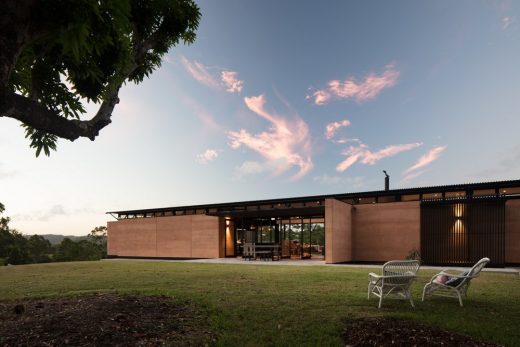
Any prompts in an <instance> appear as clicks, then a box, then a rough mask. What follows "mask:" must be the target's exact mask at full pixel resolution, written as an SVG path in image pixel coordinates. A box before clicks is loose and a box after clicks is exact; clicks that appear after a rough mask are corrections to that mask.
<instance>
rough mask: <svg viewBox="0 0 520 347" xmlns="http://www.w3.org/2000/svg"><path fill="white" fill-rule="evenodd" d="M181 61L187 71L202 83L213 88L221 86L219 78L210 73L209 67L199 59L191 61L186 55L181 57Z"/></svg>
mask: <svg viewBox="0 0 520 347" xmlns="http://www.w3.org/2000/svg"><path fill="white" fill-rule="evenodd" d="M181 63H182V65H183V66H184V68H185V69H186V71H188V72H189V73H190V75H191V76H192V77H193V78H195V79H196V80H197V81H199V82H200V83H202V84H204V85H206V86H208V87H212V88H218V87H219V83H218V82H217V80H216V79H215V78H214V77H213V76H212V75H211V74H210V73H209V71H208V68H207V67H206V66H204V65H203V64H201V63H199V62H197V61H193V62H191V61H189V60H188V59H186V57H181Z"/></svg>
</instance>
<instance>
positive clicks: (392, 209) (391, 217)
mask: <svg viewBox="0 0 520 347" xmlns="http://www.w3.org/2000/svg"><path fill="white" fill-rule="evenodd" d="M420 218H421V207H420V202H418V201H410V202H393V203H380V204H366V205H355V206H354V207H353V211H352V222H353V230H354V232H353V245H354V247H353V259H354V260H357V261H388V260H392V259H404V258H405V257H406V255H408V253H409V252H410V251H411V250H412V249H414V248H415V249H420V237H421V223H420Z"/></svg>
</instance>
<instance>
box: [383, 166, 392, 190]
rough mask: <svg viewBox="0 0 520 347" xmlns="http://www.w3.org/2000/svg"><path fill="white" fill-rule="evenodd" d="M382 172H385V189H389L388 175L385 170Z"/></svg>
mask: <svg viewBox="0 0 520 347" xmlns="http://www.w3.org/2000/svg"><path fill="white" fill-rule="evenodd" d="M383 172H384V173H385V191H386V190H390V176H388V174H387V173H386V171H385V170H383Z"/></svg>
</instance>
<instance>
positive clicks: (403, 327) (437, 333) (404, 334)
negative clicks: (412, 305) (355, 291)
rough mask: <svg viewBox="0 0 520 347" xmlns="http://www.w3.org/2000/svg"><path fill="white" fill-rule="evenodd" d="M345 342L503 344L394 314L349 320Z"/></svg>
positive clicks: (471, 346) (466, 346) (468, 346)
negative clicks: (485, 340)
mask: <svg viewBox="0 0 520 347" xmlns="http://www.w3.org/2000/svg"><path fill="white" fill-rule="evenodd" d="M343 341H344V342H345V346H352V347H357V346H421V347H424V346H461V347H494V346H501V345H497V344H493V343H490V342H483V341H479V340H477V339H475V338H473V337H469V336H466V335H462V334H458V333H453V332H450V331H446V330H441V329H439V328H434V327H430V326H427V325H424V324H421V323H417V322H413V321H409V320H403V319H395V318H382V317H376V318H363V319H357V320H351V321H348V322H347V323H346V324H345V328H344V330H343Z"/></svg>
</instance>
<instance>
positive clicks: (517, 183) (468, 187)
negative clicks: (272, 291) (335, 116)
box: [107, 179, 520, 217]
mask: <svg viewBox="0 0 520 347" xmlns="http://www.w3.org/2000/svg"><path fill="white" fill-rule="evenodd" d="M505 188H520V179H519V180H509V181H496V182H481V183H464V184H453V185H444V186H430V187H417V188H402V189H391V190H377V191H369V192H355V193H340V194H327V195H312V196H303V197H290V198H277V199H266V200H249V201H240V202H228V203H217V204H203V205H187V206H172V207H160V208H147V209H138V210H124V211H112V212H107V214H111V215H113V216H114V215H117V216H118V217H121V216H127V217H128V216H134V217H137V216H138V215H142V216H143V217H146V216H147V215H148V214H153V215H157V214H159V215H161V214H162V215H164V214H165V213H172V214H173V215H176V214H177V213H179V212H182V211H184V212H186V211H188V210H191V211H195V213H196V211H201V212H203V213H205V214H210V215H225V214H229V215H231V214H247V213H245V211H248V207H255V210H256V211H261V210H262V207H264V206H266V205H267V206H269V205H270V206H271V208H275V207H276V208H278V210H280V212H281V211H282V210H288V209H290V210H293V212H296V211H294V209H295V208H305V209H309V208H310V207H315V211H316V212H317V211H321V210H322V209H323V204H324V200H325V199H329V198H334V199H337V200H349V199H352V201H353V202H354V203H356V201H357V202H359V201H360V200H362V199H364V198H374V199H375V200H376V202H377V200H378V199H381V198H389V197H394V198H395V200H393V201H401V200H400V199H401V197H402V196H404V195H419V198H418V199H416V200H422V199H423V198H424V197H423V195H425V194H434V193H437V194H441V196H440V197H439V198H444V197H445V193H449V192H465V197H467V196H472V195H473V192H474V191H478V190H491V189H494V190H495V192H494V194H489V195H508V192H500V189H505ZM513 194H515V195H519V194H520V190H517V189H515V192H513ZM428 198H432V197H428ZM383 201H384V199H383ZM299 203H301V204H302V205H301V206H298V204H299ZM307 204H310V205H307ZM267 208H268V207H267ZM249 211H251V209H249ZM271 211H272V210H271ZM309 211H310V210H309ZM256 214H258V213H256ZM282 214H285V213H282Z"/></svg>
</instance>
